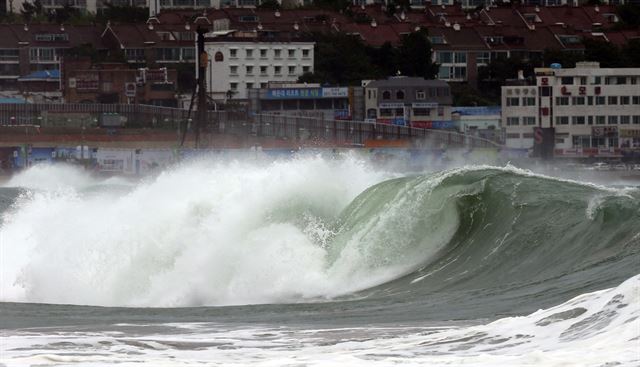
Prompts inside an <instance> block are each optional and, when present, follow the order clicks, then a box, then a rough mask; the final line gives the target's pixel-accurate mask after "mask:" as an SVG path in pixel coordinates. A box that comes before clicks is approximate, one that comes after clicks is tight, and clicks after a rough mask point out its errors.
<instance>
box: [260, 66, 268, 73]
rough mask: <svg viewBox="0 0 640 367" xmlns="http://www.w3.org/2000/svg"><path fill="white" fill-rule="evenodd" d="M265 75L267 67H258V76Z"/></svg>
mask: <svg viewBox="0 0 640 367" xmlns="http://www.w3.org/2000/svg"><path fill="white" fill-rule="evenodd" d="M266 74H267V67H266V66H260V75H266Z"/></svg>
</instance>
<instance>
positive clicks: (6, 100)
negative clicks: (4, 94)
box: [0, 98, 27, 104]
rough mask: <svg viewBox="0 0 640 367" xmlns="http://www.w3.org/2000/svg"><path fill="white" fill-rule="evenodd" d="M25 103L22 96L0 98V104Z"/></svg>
mask: <svg viewBox="0 0 640 367" xmlns="http://www.w3.org/2000/svg"><path fill="white" fill-rule="evenodd" d="M24 103H27V101H25V100H24V99H22V98H0V104H24Z"/></svg>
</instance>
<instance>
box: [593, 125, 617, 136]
mask: <svg viewBox="0 0 640 367" xmlns="http://www.w3.org/2000/svg"><path fill="white" fill-rule="evenodd" d="M591 135H593V136H597V137H601V136H605V137H615V136H617V135H618V127H617V126H593V127H592V128H591Z"/></svg>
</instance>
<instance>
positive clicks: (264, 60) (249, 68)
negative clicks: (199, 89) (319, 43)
mask: <svg viewBox="0 0 640 367" xmlns="http://www.w3.org/2000/svg"><path fill="white" fill-rule="evenodd" d="M314 45H315V43H314V42H307V41H297V40H290V39H286V38H284V37H278V36H271V37H269V36H266V37H263V36H262V35H260V33H253V37H245V36H235V37H234V36H232V33H230V34H229V35H225V36H220V37H213V38H207V40H206V42H205V51H206V52H207V54H208V55H209V65H208V66H207V79H206V82H207V89H208V91H209V94H210V95H211V96H212V98H214V99H217V100H224V99H228V98H233V99H246V98H247V89H251V88H267V85H268V83H269V82H296V81H297V80H298V78H299V77H300V76H301V75H302V74H304V73H311V72H313V65H314V64H313V48H314Z"/></svg>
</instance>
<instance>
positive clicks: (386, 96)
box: [382, 90, 391, 100]
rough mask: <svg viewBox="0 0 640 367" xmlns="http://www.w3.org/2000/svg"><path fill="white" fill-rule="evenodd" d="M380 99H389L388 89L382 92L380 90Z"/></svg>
mask: <svg viewBox="0 0 640 367" xmlns="http://www.w3.org/2000/svg"><path fill="white" fill-rule="evenodd" d="M382 99H384V100H389V99H391V92H389V91H388V90H385V91H384V92H382Z"/></svg>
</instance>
